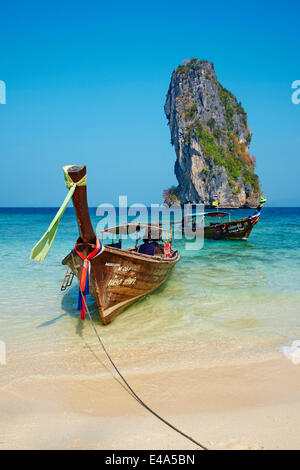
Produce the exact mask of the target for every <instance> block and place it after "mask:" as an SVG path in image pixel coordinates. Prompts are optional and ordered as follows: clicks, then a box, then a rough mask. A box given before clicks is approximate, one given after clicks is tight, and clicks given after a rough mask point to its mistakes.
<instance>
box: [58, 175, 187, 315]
mask: <svg viewBox="0 0 300 470" xmlns="http://www.w3.org/2000/svg"><path fill="white" fill-rule="evenodd" d="M67 172H68V175H69V177H70V178H71V180H72V181H73V182H74V183H77V182H78V181H80V180H81V179H82V178H83V177H84V176H85V175H86V167H85V166H72V167H69V168H68V170H67ZM72 199H73V204H74V208H75V212H76V217H77V221H78V228H79V235H80V237H79V239H78V241H77V244H76V245H75V249H74V250H72V251H71V252H70V253H69V254H68V255H67V256H66V257H65V258H64V260H63V261H62V264H64V265H68V266H69V267H70V269H71V271H72V273H73V274H74V275H75V276H77V277H78V279H79V281H80V282H81V281H82V270H83V269H86V270H90V277H89V290H90V293H91V294H92V296H93V297H94V298H95V300H96V302H97V305H98V309H99V313H100V317H101V320H102V323H103V324H107V323H109V322H111V321H112V320H113V318H115V316H116V315H117V314H119V313H121V312H122V311H123V310H124V309H125V308H126V307H128V306H129V305H131V304H133V303H134V302H136V301H137V300H138V299H141V298H142V297H144V296H146V295H147V294H150V293H151V292H153V291H154V290H155V289H157V287H159V286H160V285H161V284H162V283H163V282H164V281H165V280H166V278H167V277H168V275H169V274H170V272H171V271H172V269H173V268H174V266H175V264H176V263H177V262H178V261H179V259H180V256H179V254H178V252H177V251H173V250H172V248H171V238H172V237H171V236H170V239H163V234H162V232H163V230H162V229H161V227H160V226H159V225H157V226H154V225H148V224H147V227H146V228H147V236H145V235H144V239H145V238H146V239H147V240H150V242H149V243H150V244H151V243H153V244H154V245H155V247H154V254H153V255H150V254H145V253H141V252H139V251H140V247H139V246H138V245H137V244H136V245H135V246H134V247H132V248H128V249H122V248H121V243H122V240H121V241H119V243H118V244H111V245H105V244H102V243H101V242H100V241H99V240H98V239H97V237H96V235H95V232H94V229H93V226H92V223H91V219H90V215H89V210H88V203H87V192H86V186H76V189H75V191H74V194H73V197H72ZM133 225H134V224H126V226H121V227H114V228H112V229H109V231H111V232H112V233H118V234H120V233H126V232H127V233H130V232H132V231H133V230H136V232H139V231H140V230H141V228H145V227H141V224H139V225H136V224H135V227H133ZM86 257H91V258H90V259H89V263H88V264H89V266H87V267H85V266H84V263H85V262H83V259H84V258H86ZM82 290H83V289H82Z"/></svg>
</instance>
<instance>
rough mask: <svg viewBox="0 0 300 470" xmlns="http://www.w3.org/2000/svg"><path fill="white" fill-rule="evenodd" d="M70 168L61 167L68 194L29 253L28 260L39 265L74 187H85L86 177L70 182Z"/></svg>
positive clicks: (45, 254) (69, 166)
mask: <svg viewBox="0 0 300 470" xmlns="http://www.w3.org/2000/svg"><path fill="white" fill-rule="evenodd" d="M72 166H74V165H67V166H64V167H63V171H64V174H65V183H66V186H67V188H68V190H69V192H68V194H67V196H66V198H65V200H64V202H63V203H62V205H61V206H60V208H59V210H58V211H57V213H56V215H55V217H54V219H53V220H52V222H51V224H50V225H49V227H48V229H47V230H46V232H45V233H44V235H43V236H42V238H41V239H40V240H39V241H38V242H37V244H36V245H35V246H34V247H33V248H32V250H31V253H30V259H35V260H37V261H40V262H41V263H42V262H43V261H44V259H45V258H46V256H47V254H48V251H49V250H50V248H51V245H52V243H53V241H54V238H55V235H56V232H57V229H58V224H59V222H60V219H61V218H62V216H63V214H64V212H65V210H66V208H67V206H68V204H69V202H70V199H71V198H72V196H73V194H74V191H75V189H76V187H77V186H86V175H85V176H84V177H83V178H81V180H79V181H78V182H77V183H74V181H72V179H71V177H70V176H69V174H68V170H69V168H71V167H72Z"/></svg>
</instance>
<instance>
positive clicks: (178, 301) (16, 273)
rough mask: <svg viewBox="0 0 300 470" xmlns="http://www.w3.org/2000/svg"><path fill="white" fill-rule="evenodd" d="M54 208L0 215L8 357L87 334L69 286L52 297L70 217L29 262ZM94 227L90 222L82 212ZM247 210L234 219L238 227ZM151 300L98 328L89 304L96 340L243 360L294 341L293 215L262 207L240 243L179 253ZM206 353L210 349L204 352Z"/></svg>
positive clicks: (180, 244)
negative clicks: (188, 348)
mask: <svg viewBox="0 0 300 470" xmlns="http://www.w3.org/2000/svg"><path fill="white" fill-rule="evenodd" d="M55 212H56V210H55V209H1V210H0V227H1V228H0V230H1V235H0V261H1V272H0V286H1V294H0V303H1V316H0V340H2V341H5V342H6V344H7V347H8V348H9V350H10V351H14V350H21V351H22V350H24V351H26V350H28V351H29V350H31V349H32V348H34V347H35V346H36V347H38V348H41V346H42V347H43V349H44V350H49V351H51V349H57V348H64V347H68V348H69V349H72V348H74V349H76V347H77V345H78V341H81V339H82V338H85V339H86V338H89V337H90V335H93V332H92V331H91V329H90V327H89V325H88V323H87V321H86V322H84V323H82V322H81V320H80V319H79V313H78V312H77V310H76V307H77V282H75V281H74V282H73V286H72V287H71V288H70V289H69V290H67V291H66V292H65V293H62V292H60V285H61V282H62V280H63V278H64V274H65V267H64V266H62V265H61V259H62V258H63V257H64V256H65V255H66V254H67V253H68V252H69V251H70V249H72V247H73V245H74V242H75V241H76V237H77V224H76V220H75V216H74V213H73V210H71V209H69V210H68V211H67V212H66V214H65V215H64V217H63V219H62V222H61V225H60V227H59V231H58V234H57V237H56V239H55V242H54V245H53V247H52V249H51V250H50V253H49V255H48V257H47V259H46V260H45V262H44V263H43V264H40V263H38V262H34V261H30V260H29V254H30V250H31V248H32V246H33V245H34V244H35V243H36V241H37V240H38V239H39V238H40V236H41V235H42V234H43V233H44V231H45V230H46V228H47V226H48V224H49V222H50V221H51V219H52V217H53V215H54V213H55ZM91 214H92V218H93V223H94V225H95V226H96V224H97V221H98V220H99V219H98V218H97V217H96V210H95V209H91ZM246 214H249V211H246V210H239V211H234V212H233V218H240V217H243V216H244V215H246ZM174 247H175V248H176V249H178V250H179V251H180V254H181V261H180V262H179V263H178V264H177V266H176V267H175V269H174V271H173V273H172V275H171V276H170V278H169V280H168V281H167V282H166V283H165V285H164V286H162V287H161V288H160V289H158V291H157V292H156V293H154V294H152V295H150V296H148V297H147V298H145V299H143V300H141V301H140V302H138V303H137V304H135V305H133V306H131V307H129V308H128V309H127V310H126V311H125V312H124V313H122V314H121V315H120V316H119V317H118V318H117V319H116V320H115V321H114V322H113V323H112V324H110V325H108V326H107V327H104V326H102V325H101V323H100V320H99V318H98V315H97V309H96V306H95V303H94V301H93V299H92V298H90V299H89V306H90V309H91V312H92V314H93V316H94V319H95V321H96V324H97V327H98V328H99V331H100V332H101V334H102V335H103V338H104V339H105V341H106V342H107V343H109V344H110V345H112V346H114V345H115V346H118V347H122V346H126V345H141V344H155V343H169V344H170V345H172V344H183V343H184V342H190V343H191V344H192V343H194V344H198V345H203V351H202V352H203V360H204V361H205V357H206V356H205V355H206V353H207V360H208V357H209V359H210V360H211V359H212V356H213V355H214V354H215V355H223V356H226V355H227V356H228V357H229V356H230V357H231V358H232V357H237V356H245V357H248V356H249V357H250V356H251V355H252V354H258V355H259V354H261V356H262V357H263V356H265V355H266V354H270V353H272V351H274V352H275V351H278V348H279V347H280V346H281V345H283V344H289V343H290V342H291V341H293V340H294V339H300V282H299V281H300V256H299V255H300V209H299V208H297V209H295V208H280V209H276V208H265V209H264V210H263V213H262V216H261V219H260V221H259V223H258V224H257V225H256V226H255V228H254V230H253V232H252V234H251V235H250V238H249V240H248V242H246V243H245V242H238V241H235V242H234V241H223V242H222V241H209V240H208V241H205V244H204V247H203V249H201V250H199V251H196V252H195V251H186V250H185V243H184V241H183V240H179V241H175V242H174ZM210 346H213V347H210Z"/></svg>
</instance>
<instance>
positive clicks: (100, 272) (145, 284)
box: [62, 245, 180, 324]
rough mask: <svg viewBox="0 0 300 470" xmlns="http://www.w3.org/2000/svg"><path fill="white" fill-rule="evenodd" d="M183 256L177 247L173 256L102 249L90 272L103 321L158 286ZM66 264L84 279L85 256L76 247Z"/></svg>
mask: <svg viewBox="0 0 300 470" xmlns="http://www.w3.org/2000/svg"><path fill="white" fill-rule="evenodd" d="M179 259H180V256H179V254H178V253H177V252H176V251H174V252H172V254H171V258H162V257H159V256H149V255H143V254H140V253H136V252H133V251H129V250H121V249H118V248H115V247H109V246H105V245H104V246H103V250H102V251H101V253H99V255H97V256H96V257H95V258H93V259H92V260H91V272H90V292H91V294H92V296H93V297H94V298H95V300H96V302H97V305H98V308H99V313H100V316H101V320H102V322H103V324H107V323H109V322H111V321H112V320H113V319H114V318H115V317H116V316H117V315H118V314H119V313H121V312H122V311H123V310H124V309H125V308H126V307H128V306H129V305H131V304H133V303H134V302H136V301H137V300H138V299H141V298H142V297H144V296H146V295H147V294H150V293H151V292H153V291H154V290H155V289H157V288H158V287H159V286H160V285H161V284H162V283H163V282H164V281H165V280H166V278H167V277H168V275H169V274H170V272H171V271H172V269H173V267H174V266H175V264H176V263H177V262H178V261H179ZM62 264H64V265H68V266H69V267H70V269H71V270H72V272H73V273H74V274H75V275H76V276H77V277H78V278H79V279H80V275H81V267H82V260H81V258H80V257H79V256H78V255H77V254H76V252H75V251H74V250H73V251H72V252H71V253H69V255H67V256H66V258H65V259H64V260H63V261H62Z"/></svg>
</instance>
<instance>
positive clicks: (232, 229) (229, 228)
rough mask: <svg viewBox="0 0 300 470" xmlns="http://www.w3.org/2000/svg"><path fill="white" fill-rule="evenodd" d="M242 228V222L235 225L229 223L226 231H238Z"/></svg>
mask: <svg viewBox="0 0 300 470" xmlns="http://www.w3.org/2000/svg"><path fill="white" fill-rule="evenodd" d="M242 229H243V225H242V224H236V225H230V226H229V227H228V229H227V230H228V232H239V231H240V230H242Z"/></svg>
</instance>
